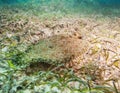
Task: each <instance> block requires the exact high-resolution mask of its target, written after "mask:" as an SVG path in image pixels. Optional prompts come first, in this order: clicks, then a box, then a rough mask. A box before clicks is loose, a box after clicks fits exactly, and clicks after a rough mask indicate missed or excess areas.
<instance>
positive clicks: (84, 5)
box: [0, 0, 120, 17]
mask: <svg viewBox="0 0 120 93" xmlns="http://www.w3.org/2000/svg"><path fill="white" fill-rule="evenodd" d="M0 6H2V7H5V6H10V8H19V9H20V10H24V11H29V10H30V11H31V9H32V14H35V15H41V14H43V13H46V12H47V13H48V12H50V13H58V12H59V13H61V14H62V13H64V14H85V15H88V14H92V15H94V14H95V15H103V16H112V17H113V16H117V17H119V15H120V0H0Z"/></svg>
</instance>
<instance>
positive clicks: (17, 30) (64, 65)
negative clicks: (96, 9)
mask: <svg viewBox="0 0 120 93" xmlns="http://www.w3.org/2000/svg"><path fill="white" fill-rule="evenodd" d="M16 6H17V7H16V8H15V7H11V6H3V7H2V6H1V7H0V93H120V18H119V17H107V16H106V17H104V18H103V16H102V15H99V16H98V15H89V17H88V16H83V15H70V13H69V12H67V11H64V13H63V12H61V11H58V12H46V13H42V11H41V12H39V13H37V11H38V10H37V8H38V7H37V8H36V9H32V7H33V6H31V9H28V10H29V11H27V7H26V8H24V7H23V8H21V9H19V7H20V6H19V5H16ZM28 8H30V6H29V7H28ZM25 9H26V10H25ZM40 9H44V10H45V9H47V8H46V7H42V8H40ZM51 9H52V7H51ZM46 11H48V10H46Z"/></svg>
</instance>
